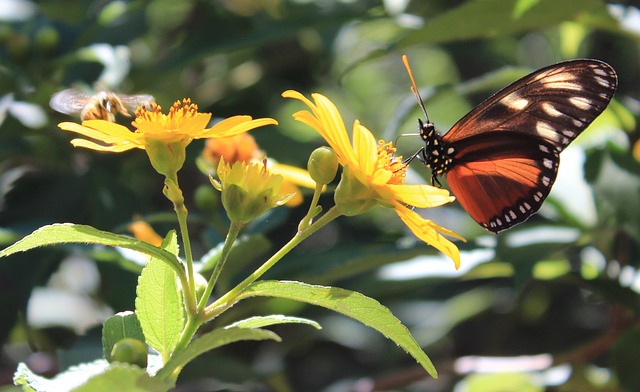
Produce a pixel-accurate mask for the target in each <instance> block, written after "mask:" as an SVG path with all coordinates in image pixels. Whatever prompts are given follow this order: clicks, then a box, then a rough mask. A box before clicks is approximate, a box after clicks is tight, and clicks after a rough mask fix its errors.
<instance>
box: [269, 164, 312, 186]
mask: <svg viewBox="0 0 640 392" xmlns="http://www.w3.org/2000/svg"><path fill="white" fill-rule="evenodd" d="M269 169H270V170H271V171H273V172H274V173H277V174H281V175H282V177H284V178H285V179H286V180H287V181H289V182H292V183H294V184H296V185H299V186H303V187H305V188H309V189H315V188H316V183H315V181H313V180H312V179H311V176H310V175H309V172H308V171H306V170H304V169H300V168H299V167H295V166H289V165H283V164H281V163H274V164H273V165H271V166H270V167H269ZM283 193H290V192H288V191H287V192H283Z"/></svg>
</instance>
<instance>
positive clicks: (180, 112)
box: [58, 98, 277, 175]
mask: <svg viewBox="0 0 640 392" xmlns="http://www.w3.org/2000/svg"><path fill="white" fill-rule="evenodd" d="M210 119H211V113H199V112H198V105H196V104H194V103H191V100H190V99H188V98H185V99H184V100H182V102H180V101H176V102H175V103H174V104H173V105H172V106H171V108H170V109H169V114H163V113H162V108H161V107H160V105H158V104H156V103H153V102H152V103H150V104H149V105H148V106H143V107H139V108H138V109H137V110H136V118H135V120H133V122H132V124H133V126H134V127H135V128H136V130H135V131H134V132H132V131H130V130H129V128H127V127H125V126H122V125H119V124H115V123H112V122H110V121H105V120H86V121H83V122H82V125H80V124H76V123H72V122H63V123H60V124H59V125H58V126H59V127H60V128H61V129H63V130H65V131H71V132H75V133H78V134H80V135H82V136H85V137H87V138H89V139H93V140H88V139H73V140H71V144H73V145H74V146H75V147H83V148H89V149H92V150H98V151H108V152H122V151H127V150H131V149H134V148H139V149H143V150H147V154H148V155H149V158H150V159H151V163H152V164H153V166H154V168H155V169H156V170H158V171H159V172H160V173H162V174H165V175H166V174H167V173H168V172H171V171H177V170H179V169H180V167H182V163H183V162H184V150H185V148H186V146H187V145H188V144H189V143H191V141H192V140H194V139H207V138H220V137H227V136H233V135H237V134H240V133H243V132H247V131H249V130H251V129H254V128H257V127H261V126H264V125H269V124H274V125H275V124H277V121H276V120H274V119H271V118H260V119H256V120H253V119H252V118H251V117H250V116H233V117H230V118H227V119H225V120H222V121H221V122H219V123H217V124H215V125H214V126H213V127H211V128H207V125H208V123H209V120H210Z"/></svg>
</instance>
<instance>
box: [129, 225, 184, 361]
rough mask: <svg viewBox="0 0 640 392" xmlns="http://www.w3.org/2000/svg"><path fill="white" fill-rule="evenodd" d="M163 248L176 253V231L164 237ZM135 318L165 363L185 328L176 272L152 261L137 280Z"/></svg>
mask: <svg viewBox="0 0 640 392" xmlns="http://www.w3.org/2000/svg"><path fill="white" fill-rule="evenodd" d="M162 248H163V249H165V250H166V251H168V252H170V253H176V254H177V252H178V240H177V236H176V233H175V231H171V232H170V233H169V234H167V237H166V238H165V240H164V241H163V243H162ZM136 294H137V297H136V314H137V316H138V320H140V325H141V327H142V331H143V332H144V337H145V341H146V342H147V344H148V345H149V346H151V347H153V348H154V349H156V350H157V351H158V352H159V353H160V355H161V356H162V358H163V361H164V362H166V361H167V360H168V359H169V356H170V355H171V352H172V351H173V349H174V348H175V346H176V343H177V342H178V338H179V337H180V333H181V332H182V329H183V328H184V310H183V304H182V294H181V292H180V290H179V286H178V277H177V275H176V273H175V271H174V270H173V269H171V268H169V267H168V266H167V264H166V263H163V262H161V261H160V260H158V259H156V258H154V257H152V258H151V260H150V261H149V263H148V264H147V265H146V266H145V267H144V269H143V270H142V273H141V274H140V277H139V278H138V287H137V288H136Z"/></svg>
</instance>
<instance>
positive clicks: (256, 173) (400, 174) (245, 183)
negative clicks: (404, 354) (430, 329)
mask: <svg viewBox="0 0 640 392" xmlns="http://www.w3.org/2000/svg"><path fill="white" fill-rule="evenodd" d="M282 95H283V97H285V98H292V99H297V100H299V101H301V102H302V103H304V104H305V105H306V106H307V107H308V109H309V110H302V111H299V112H297V113H295V114H294V115H293V116H294V118H295V119H296V120H298V121H301V122H302V123H304V124H307V125H309V126H310V127H312V128H313V129H315V130H316V131H317V132H318V133H319V134H320V135H321V136H322V137H323V138H324V139H325V140H326V142H327V144H328V145H329V147H330V148H331V149H332V150H333V153H335V157H337V162H338V163H339V165H340V166H341V167H342V177H341V179H340V181H339V183H338V185H337V187H336V190H335V195H334V200H335V203H336V208H337V209H338V211H339V213H340V214H341V215H346V216H352V215H357V214H361V213H363V212H365V211H367V210H369V209H370V208H372V207H374V206H377V205H379V206H383V207H387V208H392V209H393V210H394V211H395V212H396V213H397V215H398V216H399V217H400V219H401V220H402V221H403V222H404V223H405V224H406V225H407V227H409V229H410V230H411V231H412V232H413V233H414V234H415V235H416V236H417V237H418V238H420V239H421V240H422V241H424V242H426V243H427V244H429V245H431V246H433V247H435V248H437V249H438V250H439V251H441V252H442V253H444V254H446V255H447V256H449V257H450V258H451V259H452V260H453V261H454V263H455V265H456V268H457V267H458V266H459V264H460V255H459V251H458V248H457V247H456V245H455V244H453V243H452V242H451V241H450V240H449V239H447V238H446V237H445V236H449V237H454V238H459V239H462V238H461V237H460V236H459V235H457V234H456V233H454V232H452V231H450V230H448V229H445V228H443V227H441V226H439V225H438V224H436V223H435V222H432V221H431V220H428V219H424V218H423V217H421V216H420V215H419V214H418V213H417V212H416V211H415V209H418V208H431V207H437V206H440V205H443V204H445V203H449V202H451V201H453V200H454V198H453V197H452V196H451V195H450V194H449V192H448V191H447V190H445V189H441V188H436V187H433V186H430V185H424V184H415V185H411V184H405V171H406V165H405V164H404V163H403V162H402V159H401V157H398V156H396V155H395V148H394V147H393V144H392V143H390V142H384V141H376V139H375V138H374V136H373V134H372V133H371V131H369V130H368V129H367V128H366V127H364V126H363V125H362V124H360V122H359V121H357V120H356V121H355V123H354V124H353V131H352V133H351V138H350V137H349V134H348V133H347V130H346V128H345V125H344V122H343V120H342V116H341V115H340V112H339V111H338V109H337V108H336V106H335V105H334V104H333V103H332V102H331V101H330V100H329V99H328V98H327V97H325V96H323V95H321V94H311V100H310V99H308V98H306V97H305V96H304V95H302V94H301V93H299V92H297V91H291V90H290V91H285V92H284V93H283V94H282ZM210 121H211V114H210V113H200V112H198V107H197V105H196V104H194V103H192V102H191V101H190V100H189V99H184V100H183V101H176V102H175V103H174V104H173V105H172V106H171V108H170V109H169V113H168V114H164V113H162V108H161V107H160V105H157V104H155V103H150V104H148V105H145V106H144V107H141V108H138V110H137V111H136V118H135V120H134V121H133V123H132V124H133V126H134V127H135V130H134V131H131V130H130V129H129V128H127V127H125V126H123V125H119V124H116V123H113V122H109V121H105V120H87V121H84V122H82V124H77V123H72V122H63V123H61V124H59V127H60V128H61V129H63V130H67V131H71V132H75V133H77V134H80V135H82V136H84V137H87V138H89V139H86V138H77V139H73V140H72V141H71V143H72V144H73V145H74V146H76V147H84V148H89V149H93V150H98V151H109V152H122V151H127V150H131V149H134V148H139V149H143V150H145V151H146V153H147V154H148V156H149V159H150V161H151V164H152V166H153V167H154V169H156V171H158V172H159V173H160V174H162V175H164V176H165V177H166V178H167V179H173V178H175V176H176V173H177V172H178V171H179V170H180V168H181V167H182V165H183V164H184V160H185V156H186V154H185V150H186V147H187V146H188V145H189V143H191V141H193V140H194V139H208V140H207V143H206V147H205V151H204V152H203V158H204V159H205V160H206V161H207V162H208V164H209V165H211V167H214V168H216V169H217V170H215V172H217V175H218V179H217V180H216V181H214V186H216V187H217V188H218V189H219V190H220V191H221V192H222V202H223V205H224V207H225V209H226V210H227V213H228V214H229V217H230V219H231V220H232V221H234V220H235V221H238V222H248V221H250V220H252V219H255V218H257V217H258V216H260V215H262V214H263V213H264V212H266V211H267V210H268V209H270V208H273V207H275V206H279V205H281V204H284V203H293V204H294V205H295V204H299V203H300V202H302V199H301V196H300V192H299V191H297V186H304V187H309V188H312V189H313V188H315V187H316V186H317V184H316V182H318V181H325V183H328V182H330V181H331V180H332V179H333V177H334V176H335V168H331V166H334V165H332V164H331V163H328V164H327V165H324V166H323V164H322V162H320V164H319V165H316V167H315V169H314V172H315V173H319V174H316V175H315V176H310V175H309V173H308V172H307V171H305V170H302V169H299V168H294V167H290V166H286V165H278V164H274V163H270V161H268V160H267V159H266V157H265V154H264V153H263V152H261V151H260V150H259V148H258V146H257V144H256V143H255V141H254V140H253V138H252V137H250V136H249V135H247V134H246V132H247V131H249V130H252V129H255V128H258V127H262V126H265V125H277V121H276V120H274V119H271V118H260V119H252V118H251V117H250V116H233V117H230V118H227V119H225V120H223V121H221V122H218V123H216V124H215V125H213V126H211V127H209V128H207V126H208V125H209V122H210ZM335 157H334V158H333V160H334V162H335ZM320 161H322V159H320ZM327 162H329V161H327ZM325 166H326V169H323V168H324V167H325ZM318 168H320V169H318ZM331 170H333V173H330V172H331ZM323 171H326V172H327V173H328V175H322V172H323ZM318 176H321V177H323V178H328V180H326V179H323V180H318V178H315V177H318ZM312 177H314V178H312ZM176 183H177V182H176ZM322 185H324V184H322ZM168 197H169V196H168Z"/></svg>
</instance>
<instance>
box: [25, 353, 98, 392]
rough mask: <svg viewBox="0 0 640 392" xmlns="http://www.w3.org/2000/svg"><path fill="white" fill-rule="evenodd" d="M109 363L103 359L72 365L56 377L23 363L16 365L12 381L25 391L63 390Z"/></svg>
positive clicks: (74, 385)
mask: <svg viewBox="0 0 640 392" xmlns="http://www.w3.org/2000/svg"><path fill="white" fill-rule="evenodd" d="M108 366H109V363H108V362H107V361H105V360H103V359H101V360H98V361H94V362H91V363H85V364H81V365H78V366H72V367H70V368H69V369H67V370H66V371H64V372H62V373H59V374H58V375H57V376H56V377H54V378H52V379H48V378H45V377H42V376H39V375H37V374H35V373H33V372H32V371H31V369H29V368H28V367H27V365H25V364H24V363H21V364H19V365H18V369H17V370H16V372H15V374H14V375H13V382H14V383H15V384H16V385H18V386H22V387H23V390H25V391H39V392H49V391H51V392H65V391H71V390H72V389H73V388H75V387H78V386H80V385H82V384H84V383H85V382H86V381H87V380H88V379H89V378H91V377H92V376H94V375H96V374H100V373H102V372H103V371H104V370H105V369H106V368H107V367H108Z"/></svg>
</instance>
